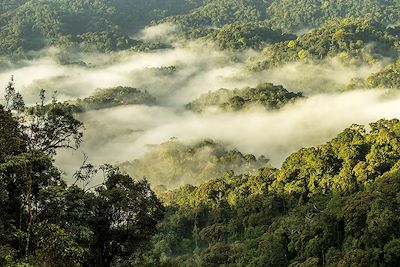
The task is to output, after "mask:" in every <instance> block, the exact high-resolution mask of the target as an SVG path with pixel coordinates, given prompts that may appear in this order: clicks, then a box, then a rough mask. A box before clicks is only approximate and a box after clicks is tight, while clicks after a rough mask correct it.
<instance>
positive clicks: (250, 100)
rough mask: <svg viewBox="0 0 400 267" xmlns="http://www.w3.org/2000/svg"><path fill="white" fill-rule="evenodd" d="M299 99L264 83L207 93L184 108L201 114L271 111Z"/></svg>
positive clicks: (301, 95)
mask: <svg viewBox="0 0 400 267" xmlns="http://www.w3.org/2000/svg"><path fill="white" fill-rule="evenodd" d="M301 98H303V94H302V93H293V92H289V91H288V90H286V89H285V88H283V87H282V86H280V85H278V86H276V85H273V84H271V83H265V84H260V85H258V86H257V87H255V88H250V87H247V88H243V89H233V90H228V89H224V88H222V89H219V90H217V91H215V92H208V93H206V94H203V95H201V96H200V97H199V98H197V99H195V100H193V101H192V102H190V103H189V104H187V105H186V108H187V109H189V110H193V111H195V112H203V111H205V110H207V109H209V108H213V107H214V108H215V107H216V108H218V109H219V110H222V111H240V110H244V109H249V108H251V107H257V106H260V107H264V108H265V109H267V110H273V109H279V108H281V107H283V106H284V105H286V104H288V103H293V102H294V101H296V100H298V99H301Z"/></svg>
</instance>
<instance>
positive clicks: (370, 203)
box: [149, 120, 400, 267]
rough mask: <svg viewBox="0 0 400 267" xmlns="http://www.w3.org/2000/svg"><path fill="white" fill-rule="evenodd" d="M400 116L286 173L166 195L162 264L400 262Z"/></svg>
mask: <svg viewBox="0 0 400 267" xmlns="http://www.w3.org/2000/svg"><path fill="white" fill-rule="evenodd" d="M399 144H400V122H399V121H398V120H390V121H387V120H380V121H378V122H376V123H372V124H371V125H370V130H369V131H368V132H367V131H366V129H365V128H364V127H362V126H358V125H353V126H352V127H350V128H348V129H346V130H344V131H343V132H342V133H340V134H339V135H338V136H337V137H336V138H334V139H333V140H331V141H330V142H328V143H326V144H324V145H321V146H318V147H310V148H304V149H301V150H299V151H297V152H295V153H293V154H292V155H291V156H289V157H288V158H287V159H286V160H285V162H284V163H283V165H282V167H281V169H272V168H268V167H267V168H262V169H260V170H259V171H258V172H257V173H253V174H243V175H233V174H231V175H229V174H227V175H225V176H222V177H220V178H217V179H213V180H211V181H209V182H206V183H204V184H201V185H199V186H197V187H196V186H185V187H182V188H180V189H177V190H174V191H171V192H165V193H162V194H160V196H161V198H162V199H163V200H164V203H165V204H166V205H167V216H166V218H165V219H164V220H163V221H162V223H161V224H160V225H159V231H160V233H159V234H158V235H157V236H156V238H154V239H153V243H154V249H153V253H151V254H150V256H149V259H150V260H151V262H152V263H153V264H155V265H157V266H221V265H223V266H393V267H394V266H398V263H399V262H400V253H399V251H400V233H399V231H398V229H399V227H400V215H399V214H400V213H399V207H400V197H399V196H400V193H399V192H400V146H399Z"/></svg>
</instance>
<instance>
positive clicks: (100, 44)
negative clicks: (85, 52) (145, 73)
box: [0, 0, 202, 55]
mask: <svg viewBox="0 0 400 267" xmlns="http://www.w3.org/2000/svg"><path fill="white" fill-rule="evenodd" d="M201 2H202V1H200V0H152V1H148V0H98V1H82V0H47V1H41V0H7V1H2V2H1V3H0V25H1V27H0V40H1V41H0V55H5V54H21V53H23V52H24V51H28V50H39V49H42V48H44V47H46V46H48V45H50V44H55V45H57V46H59V47H63V48H65V47H71V46H74V45H76V44H78V46H80V47H81V48H83V49H93V48H94V49H98V50H100V51H111V50H121V49H126V48H129V47H130V46H132V45H135V44H136V43H135V42H134V41H133V40H131V39H130V38H129V37H128V34H132V33H135V32H137V31H138V30H140V29H141V28H143V27H144V26H146V25H147V24H149V23H150V22H151V21H152V20H155V19H161V18H163V17H165V16H169V15H176V14H180V13H185V12H187V11H189V10H191V9H192V8H194V7H197V6H198V5H199V4H200V3H201Z"/></svg>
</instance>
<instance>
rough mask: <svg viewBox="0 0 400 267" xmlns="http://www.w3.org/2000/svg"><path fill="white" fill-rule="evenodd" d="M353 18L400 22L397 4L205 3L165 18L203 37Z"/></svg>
mask: <svg viewBox="0 0 400 267" xmlns="http://www.w3.org/2000/svg"><path fill="white" fill-rule="evenodd" d="M347 17H355V18H360V19H374V20H376V21H380V22H381V23H383V24H384V25H385V26H387V25H393V24H398V23H399V22H400V4H399V2H398V1H397V0H387V1H381V0H349V1H333V2H332V1H322V0H296V1H292V0H269V1H263V0H254V1H248V0H209V1H203V4H202V5H201V6H199V7H197V8H195V9H192V10H189V11H188V12H187V13H185V14H180V15H177V16H171V17H167V18H164V19H162V20H161V22H165V21H167V22H173V23H176V24H178V25H180V26H181V28H182V29H184V30H185V31H187V32H190V31H193V32H194V33H197V35H198V34H204V33H207V29H209V28H220V27H223V26H224V25H226V24H232V23H237V24H245V23H249V22H257V21H264V22H268V24H269V25H271V27H272V28H274V29H281V30H283V31H284V32H287V33H295V32H298V31H304V30H306V29H311V28H316V27H320V26H321V25H323V24H325V23H326V22H327V21H329V20H334V19H342V18H347ZM195 35H196V34H195Z"/></svg>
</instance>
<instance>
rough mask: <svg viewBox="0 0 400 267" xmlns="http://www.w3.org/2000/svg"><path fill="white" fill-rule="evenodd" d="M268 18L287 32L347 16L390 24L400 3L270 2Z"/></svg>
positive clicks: (348, 0)
mask: <svg viewBox="0 0 400 267" xmlns="http://www.w3.org/2000/svg"><path fill="white" fill-rule="evenodd" d="M267 16H268V18H270V19H269V21H270V23H271V24H273V25H274V26H275V27H277V28H281V29H285V30H287V31H297V30H303V29H304V28H314V27H319V26H321V25H323V24H324V23H325V22H326V21H329V20H333V19H342V18H347V17H354V18H360V19H374V20H377V21H380V22H381V23H383V24H385V25H390V24H394V23H397V22H399V20H400V4H399V2H398V1H396V0H335V1H328V0H277V1H271V5H270V6H269V7H268V11H267Z"/></svg>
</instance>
